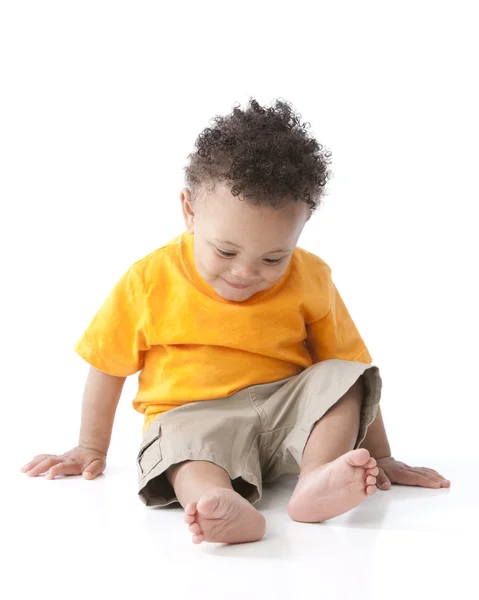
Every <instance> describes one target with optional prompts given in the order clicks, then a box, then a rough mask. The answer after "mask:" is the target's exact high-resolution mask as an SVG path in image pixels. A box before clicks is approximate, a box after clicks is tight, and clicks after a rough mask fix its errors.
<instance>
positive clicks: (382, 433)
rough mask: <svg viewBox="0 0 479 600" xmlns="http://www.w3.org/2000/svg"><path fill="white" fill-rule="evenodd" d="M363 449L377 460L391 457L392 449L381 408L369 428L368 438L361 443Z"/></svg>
mask: <svg viewBox="0 0 479 600" xmlns="http://www.w3.org/2000/svg"><path fill="white" fill-rule="evenodd" d="M361 448H366V450H369V452H370V453H371V456H372V457H373V458H375V459H376V460H379V459H380V458H384V457H386V456H391V448H390V446H389V441H388V438H387V435H386V429H385V428H384V422H383V416H382V414H381V407H379V408H378V413H377V415H376V419H375V420H374V421H373V423H372V424H371V425H370V426H369V428H368V431H367V434H366V437H365V439H364V441H363V442H362V443H361Z"/></svg>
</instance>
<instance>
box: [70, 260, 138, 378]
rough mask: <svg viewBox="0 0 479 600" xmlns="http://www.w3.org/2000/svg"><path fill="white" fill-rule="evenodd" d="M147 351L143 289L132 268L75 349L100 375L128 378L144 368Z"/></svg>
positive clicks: (116, 287) (106, 301)
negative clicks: (102, 373) (101, 373)
mask: <svg viewBox="0 0 479 600" xmlns="http://www.w3.org/2000/svg"><path fill="white" fill-rule="evenodd" d="M148 348H149V346H148V311H147V309H146V294H145V291H144V285H143V282H142V281H141V278H140V277H139V275H138V274H137V273H135V271H134V270H133V269H132V268H130V269H129V270H128V271H127V272H126V273H125V274H124V275H123V277H122V278H121V279H120V280H119V281H118V283H117V284H116V285H115V286H114V288H113V290H112V291H111V293H110V295H109V296H108V298H107V299H106V300H105V302H104V304H103V306H102V307H101V308H100V310H99V311H98V312H97V314H96V315H95V316H94V318H93V320H92V322H91V323H90V325H89V326H88V328H87V329H86V330H85V332H84V333H83V335H82V337H81V338H80V339H79V340H78V341H77V342H76V344H75V346H74V349H75V351H76V352H77V353H78V354H79V355H80V356H81V357H82V358H83V359H85V360H86V361H87V362H88V363H90V364H91V365H92V366H93V367H95V368H96V369H98V370H99V371H103V372H104V373H108V374H109V375H115V376H117V377H127V376H128V375H133V374H134V373H136V372H137V371H140V370H141V369H142V368H143V365H144V357H145V353H146V351H147V350H148Z"/></svg>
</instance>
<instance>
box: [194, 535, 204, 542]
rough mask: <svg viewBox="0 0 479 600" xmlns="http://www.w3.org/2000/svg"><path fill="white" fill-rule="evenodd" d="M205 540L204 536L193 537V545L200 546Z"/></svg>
mask: <svg viewBox="0 0 479 600" xmlns="http://www.w3.org/2000/svg"><path fill="white" fill-rule="evenodd" d="M204 539H205V536H204V535H202V534H201V533H200V534H197V535H193V544H201V542H202V541H203V540H204Z"/></svg>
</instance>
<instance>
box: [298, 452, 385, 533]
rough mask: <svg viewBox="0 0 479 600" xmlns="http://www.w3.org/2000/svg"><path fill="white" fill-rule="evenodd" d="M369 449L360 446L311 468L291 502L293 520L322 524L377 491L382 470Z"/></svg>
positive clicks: (301, 478) (299, 482) (300, 482)
mask: <svg viewBox="0 0 479 600" xmlns="http://www.w3.org/2000/svg"><path fill="white" fill-rule="evenodd" d="M376 464H377V463H376V460H375V459H374V458H372V457H371V455H370V453H369V451H368V450H366V449H365V448H359V449H357V450H352V451H351V452H347V453H346V454H343V456H340V457H339V458H337V459H336V460H334V461H332V462H330V463H327V464H325V465H322V466H320V467H317V468H315V469H313V470H311V471H308V472H307V473H305V474H304V475H302V476H301V477H300V478H299V481H298V483H297V485H296V488H295V490H294V493H293V495H292V496H291V499H290V501H289V503H288V514H289V516H290V517H291V518H292V519H293V520H294V521H300V522H302V523H320V522H322V521H326V520H328V519H332V518H334V517H337V516H339V515H342V514H344V513H346V512H348V511H349V510H351V509H353V508H355V507H356V506H358V505H359V504H361V502H363V501H364V500H365V499H366V498H368V497H369V496H372V495H373V494H374V493H375V492H376V491H377V487H376V476H377V474H378V472H379V470H378V468H377V466H376Z"/></svg>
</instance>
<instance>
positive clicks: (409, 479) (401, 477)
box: [396, 469, 441, 488]
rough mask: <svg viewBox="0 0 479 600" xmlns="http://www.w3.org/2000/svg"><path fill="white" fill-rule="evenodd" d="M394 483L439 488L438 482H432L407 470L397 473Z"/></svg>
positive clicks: (417, 473)
mask: <svg viewBox="0 0 479 600" xmlns="http://www.w3.org/2000/svg"><path fill="white" fill-rule="evenodd" d="M396 481H397V483H400V484H401V485H418V486H420V487H429V488H438V487H441V484H440V483H439V482H437V481H433V480H432V479H430V478H429V477H426V475H424V474H423V473H419V472H417V471H413V470H407V469H404V470H401V471H398V473H397V477H396Z"/></svg>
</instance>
